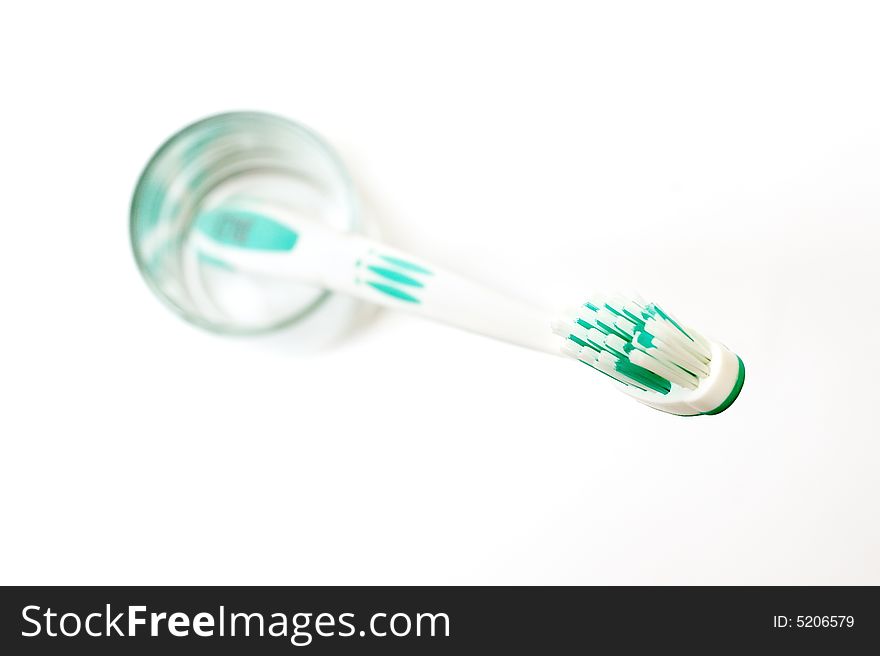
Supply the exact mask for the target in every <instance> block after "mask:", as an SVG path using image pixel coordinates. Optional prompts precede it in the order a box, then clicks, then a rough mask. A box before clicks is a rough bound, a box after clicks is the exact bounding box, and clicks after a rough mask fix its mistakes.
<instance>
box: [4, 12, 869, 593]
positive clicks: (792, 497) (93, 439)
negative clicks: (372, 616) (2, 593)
mask: <svg viewBox="0 0 880 656" xmlns="http://www.w3.org/2000/svg"><path fill="white" fill-rule="evenodd" d="M609 5H610V6H609ZM871 6H872V5H871V3H866V4H865V5H855V4H850V3H840V2H828V3H819V4H817V3H806V2H793V3H777V2H757V3H745V2H737V3H704V2H694V3H651V2H648V3H644V4H639V3H600V2H594V3H586V2H570V3H554V2H545V1H542V2H533V3H512V2H501V3H497V4H495V3H487V2H463V3H452V2H443V3H434V4H428V3H415V2H398V3H387V2H379V3H376V2H370V3H366V2H320V3H318V2H301V3H294V2H284V3H282V2H276V3H265V2H257V1H249V2H241V3H223V2H205V3H195V2H186V3H184V2H155V1H154V2H150V3H143V4H141V5H140V6H135V5H133V4H130V3H111V2H107V3H94V2H83V3H79V2H78V3H57V4H54V5H53V4H48V5H47V4H45V3H28V4H27V5H25V4H20V5H17V6H15V8H12V9H9V8H7V9H4V10H3V15H2V20H0V23H2V28H0V29H2V38H0V56H2V61H3V68H2V80H3V82H2V89H3V92H2V93H3V96H4V100H3V104H2V108H0V116H2V121H0V174H2V177H0V179H2V183H0V184H2V190H3V194H2V197H3V205H4V207H3V231H2V240H0V254H2V256H0V281H2V282H0V284H2V308H3V309H2V314H3V316H4V319H3V321H2V327H0V331H2V341H0V344H2V346H0V349H2V351H0V352H2V357H0V392H2V395H0V446H2V454H0V468H2V472H0V495H2V499H0V504H2V511H0V512H2V517H0V524H2V527H3V528H2V540H0V556H2V557H0V580H2V582H4V583H43V584H47V583H95V584H97V583H126V584H135V583H141V584H145V583H149V584H153V583H178V584H195V583H218V584H219V583H251V584H268V583H285V584H305V583H313V584H337V583H378V584H392V583H418V584H427V583H444V584H445V583H468V584H477V583H503V584H508V583H559V584H568V583H588V584H594V583H626V584H629V583H643V584H651V583H665V584H670V583H671V584H685V583H731V584H740V583H752V584H757V583H765V584H806V583H822V584H826V583H829V584H830V583H841V584H855V583H873V584H880V521H878V501H880V476H878V464H880V428H878V425H877V421H878V414H877V409H876V408H877V404H878V392H880V386H878V372H880V355H878V348H877V340H878V338H877V335H878V322H880V311H878V293H877V290H878V281H880V264H878V257H877V251H878V242H880V228H878V225H880V85H878V77H877V76H878V70H880V39H878V33H880V16H878V13H877V10H876V9H872V8H871ZM231 109H260V110H266V111H273V112H276V113H279V114H282V115H285V116H289V117H291V118H294V119H296V120H299V121H302V122H304V123H306V124H307V125H310V126H312V127H313V128H315V129H316V130H318V131H319V132H321V133H322V134H323V135H325V136H326V138H327V139H328V140H329V141H330V142H331V143H333V144H334V145H335V146H336V147H337V148H338V149H339V150H340V152H341V153H342V155H343V157H344V159H345V160H346V162H347V163H348V165H349V166H350V167H351V170H352V172H353V175H354V176H355V178H356V179H357V181H358V186H359V187H360V191H361V193H362V195H363V196H364V198H366V199H367V203H368V205H369V206H370V207H372V208H373V209H374V210H375V212H376V214H377V215H379V217H380V220H381V227H382V229H383V232H384V234H385V236H386V238H387V240H388V241H389V242H390V243H391V244H393V245H395V246H398V247H402V248H406V249H409V250H411V251H413V252H415V253H418V254H420V255H423V256H426V257H428V258H430V259H433V260H434V261H436V262H438V263H440V264H443V265H447V266H450V267H452V268H457V269H458V270H460V271H461V272H463V273H465V274H469V275H471V276H473V277H474V278H476V279H478V280H482V281H484V282H488V283H492V284H495V285H497V286H498V287H500V288H502V289H506V290H510V291H515V292H518V293H520V294H523V295H525V296H529V297H532V298H539V299H542V300H544V301H547V302H552V303H559V304H561V305H566V304H571V303H574V302H578V301H580V300H581V299H582V297H583V296H584V295H586V294H588V293H591V292H593V291H594V290H609V291H614V290H617V289H627V288H636V289H639V290H640V291H642V292H643V294H645V295H647V296H651V297H652V298H655V299H657V300H658V301H662V302H663V303H664V305H665V306H667V307H669V308H671V309H672V310H673V311H674V312H675V313H676V314H678V315H679V317H682V318H683V319H684V320H685V321H686V322H687V323H690V324H691V325H694V326H696V327H698V328H700V329H702V330H703V332H705V333H707V334H710V335H712V336H715V337H717V338H718V339H720V340H722V341H724V342H725V343H727V344H728V345H729V346H731V347H732V348H733V349H734V350H736V351H737V352H738V353H739V354H740V355H741V356H742V357H743V359H744V361H745V362H746V366H747V369H748V377H747V381H746V387H745V389H744V391H743V394H742V396H741V398H740V400H739V401H738V402H737V404H736V405H734V406H733V408H732V409H731V410H730V411H728V412H727V413H725V414H723V415H720V416H717V417H700V418H695V419H681V418H677V417H672V416H666V415H663V414H661V413H658V412H656V411H653V410H650V409H648V408H644V407H642V406H639V405H638V404H636V403H634V402H633V401H632V400H630V399H628V398H627V397H625V396H624V395H622V394H619V393H618V392H617V391H616V390H614V389H613V388H612V387H610V386H609V385H608V384H607V383H606V381H605V380H604V379H603V378H602V377H601V376H598V375H595V374H593V373H592V372H590V371H589V370H588V369H587V368H586V367H583V366H579V365H576V364H575V363H573V362H568V361H565V360H563V359H561V358H553V357H548V356H546V355H542V354H538V353H532V352H529V351H525V350H522V349H518V348H516V347H511V346H508V345H505V344H502V343H496V342H493V341H491V340H487V339H484V338H479V337H475V336H472V335H469V334H466V333H462V332H458V331H456V330H452V329H448V328H445V327H442V326H435V325H428V324H426V323H424V322H420V321H419V320H417V319H412V318H409V317H406V316H393V315H391V314H383V315H381V316H380V317H378V318H377V319H376V320H375V321H373V322H372V323H370V324H369V325H367V326H366V327H364V328H363V329H362V330H361V331H360V332H359V333H358V334H357V335H355V336H352V337H351V338H349V339H347V340H344V341H342V342H340V343H338V344H336V345H335V346H333V347H332V348H328V349H326V350H324V351H322V352H319V353H313V354H311V355H307V356H304V355H302V354H298V353H296V352H295V350H293V349H290V348H288V347H287V346H286V342H285V341H284V340H283V336H281V337H276V338H274V339H259V340H254V339H250V340H248V339H229V338H220V337H216V336H212V335H210V334H207V333H204V332H202V331H200V330H197V329H195V328H192V327H190V326H188V325H186V324H185V323H183V322H182V321H181V320H179V319H178V318H176V317H174V316H172V315H171V314H170V313H169V312H167V311H166V310H165V308H164V307H163V306H162V305H161V304H160V303H159V302H158V301H156V299H154V298H153V297H152V296H151V294H150V292H149V291H148V290H147V288H146V286H145V285H144V284H143V282H142V281H141V280H140V278H139V275H138V273H137V271H136V268H135V265H134V262H133V258H132V256H131V253H130V248H129V244H128V232H127V230H128V228H127V212H128V203H129V200H130V195H131V192H132V189H133V186H134V183H135V181H136V179H137V176H138V174H139V172H140V170H141V168H142V166H143V165H144V163H145V162H146V160H147V158H148V157H149V156H150V154H151V153H152V151H153V150H154V149H155V148H156V147H157V146H158V145H159V144H160V143H161V141H163V140H164V139H165V138H166V137H168V136H169V135H170V134H171V133H173V132H174V131H176V130H177V129H179V128H180V127H182V126H183V125H185V124H186V123H188V122H190V121H192V120H195V119H197V118H200V117H202V116H204V115H206V114H211V113H215V112H219V111H225V110H231Z"/></svg>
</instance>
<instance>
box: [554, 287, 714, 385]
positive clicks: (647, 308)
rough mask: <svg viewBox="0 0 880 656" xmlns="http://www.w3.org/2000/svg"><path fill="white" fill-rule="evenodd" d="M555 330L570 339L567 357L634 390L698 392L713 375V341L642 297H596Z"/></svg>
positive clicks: (559, 324)
mask: <svg viewBox="0 0 880 656" xmlns="http://www.w3.org/2000/svg"><path fill="white" fill-rule="evenodd" d="M553 330H554V332H555V333H556V334H558V335H561V336H562V337H564V338H566V339H565V345H564V346H563V352H564V353H566V354H567V355H570V356H572V357H575V358H577V359H578V360H581V361H582V362H585V363H586V364H589V365H590V366H592V367H595V368H596V369H598V370H599V371H602V372H603V373H605V374H608V375H609V376H611V377H612V378H614V379H615V380H618V381H620V382H621V383H623V384H624V385H627V386H630V387H633V388H635V389H639V390H651V391H652V392H654V393H657V394H668V393H669V392H670V391H671V389H672V387H673V386H676V387H680V388H682V389H685V390H694V389H696V388H697V387H698V386H699V384H700V380H701V379H703V378H705V377H707V376H708V375H709V368H710V360H711V349H710V346H709V343H708V341H707V340H706V339H705V338H703V337H702V336H701V335H699V334H698V333H696V332H695V331H693V330H692V329H691V328H686V327H684V326H683V324H681V323H680V322H679V321H678V320H677V319H676V318H675V317H674V316H672V315H671V314H669V313H667V312H665V311H664V310H662V309H661V308H660V307H659V306H657V305H655V304H653V303H646V302H644V301H642V300H641V299H640V298H638V297H635V298H615V297H594V298H592V299H590V301H588V302H586V303H584V304H583V305H581V306H579V307H577V308H574V309H573V310H571V312H570V313H569V315H568V316H567V317H565V318H564V319H562V320H561V321H559V322H555V323H554V325H553ZM579 342H582V343H584V344H587V346H586V347H584V346H582V345H581V344H580V343H579Z"/></svg>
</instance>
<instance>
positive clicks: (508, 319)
mask: <svg viewBox="0 0 880 656" xmlns="http://www.w3.org/2000/svg"><path fill="white" fill-rule="evenodd" d="M305 237H306V239H307V238H308V236H305ZM304 241H305V239H304ZM333 242H334V243H333V244H332V246H331V247H330V248H328V249H327V250H326V251H325V253H324V258H325V259H324V264H325V266H316V267H315V270H317V271H322V272H323V277H322V279H321V280H319V281H317V282H320V284H322V285H323V286H325V287H327V288H330V289H334V290H336V291H339V292H343V293H346V294H349V295H351V296H356V297H358V298H361V299H364V300H365V301H369V302H370V303H375V304H378V305H383V306H385V307H389V308H394V309H397V310H405V311H407V312H410V313H413V314H418V315H421V316H424V317H426V318H429V319H433V320H435V321H441V322H443V323H447V324H450V325H453V326H456V327H458V328H463V329H465V330H469V331H472V332H475V333H480V334H482V335H487V336H489V337H494V338H496V339H500V340H504V341H507V342H512V343H514V344H519V345H521V346H525V347H528V348H532V349H536V350H540V351H547V352H551V353H558V352H559V342H558V339H557V338H556V336H555V335H554V334H553V332H552V330H551V328H550V317H549V315H548V313H546V312H544V311H542V310H541V309H539V308H535V307H533V306H531V305H529V304H527V303H525V302H523V301H519V300H516V299H513V298H511V297H509V296H506V295H504V294H502V293H500V292H498V291H495V290H492V289H490V288H488V287H485V286H483V285H479V284H477V283H474V282H472V281H470V280H468V279H466V278H464V277H462V276H459V275H457V274H454V273H452V272H450V271H447V270H444V269H441V268H439V267H437V266H435V265H433V264H430V263H428V262H425V261H424V260H422V259H421V258H416V257H413V256H412V255H410V254H408V253H404V252H402V251H399V250H396V249H393V248H390V247H388V246H387V245H385V244H381V243H378V242H375V241H372V240H369V239H366V238H364V237H361V236H359V235H334V239H333ZM305 245H306V244H305V243H304V244H303V246H305ZM303 250H305V248H304V249H303Z"/></svg>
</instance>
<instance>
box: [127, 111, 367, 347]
mask: <svg viewBox="0 0 880 656" xmlns="http://www.w3.org/2000/svg"><path fill="white" fill-rule="evenodd" d="M242 198H245V199H247V198H252V199H258V200H259V201H261V202H268V203H271V204H272V205H273V206H275V207H279V208H283V210H284V211H287V212H293V213H299V214H305V215H307V216H308V217H309V218H310V219H312V220H314V221H320V222H322V223H325V224H327V225H329V226H332V227H335V228H337V229H340V230H345V231H361V230H362V224H361V216H360V212H359V210H358V205H357V201H356V197H355V193H354V191H353V188H352V184H351V181H350V178H349V175H348V173H347V171H346V169H345V167H344V166H343V164H342V162H341V160H340V159H339V157H338V156H337V155H336V153H335V152H334V151H333V150H332V148H330V147H329V146H328V145H327V144H326V143H325V142H324V141H323V140H322V139H321V138H320V137H319V136H317V135H316V134H315V133H314V132H312V131H311V130H309V129H308V128H306V127H304V126H302V125H299V124H297V123H294V122H292V121H289V120H287V119H284V118H281V117H278V116H274V115H271V114H264V113H258V112H234V113H228V114H219V115H217V116H212V117H209V118H206V119H203V120H201V121H198V122H196V123H193V124H192V125H190V126H188V127H186V128H184V129H183V130H181V131H180V132H178V133H177V134H175V135H174V136H173V137H171V138H170V139H169V140H168V141H167V142H165V144H163V145H162V147H161V148H159V150H158V151H157V152H156V154H155V155H154V156H153V158H152V159H151V160H150V161H149V163H148V164H147V166H146V168H145V169H144V172H143V173H142V174H141V177H140V180H139V181H138V184H137V187H136V189H135V193H134V198H133V200H132V204H131V217H130V220H131V223H130V229H131V244H132V249H133V250H134V255H135V259H136V261H137V264H138V267H139V268H140V271H141V274H142V275H143V277H144V279H145V280H146V281H147V283H148V285H149V286H150V287H151V289H152V290H153V292H154V293H155V294H156V295H157V296H158V297H159V298H160V299H161V300H162V301H164V302H165V303H166V304H167V305H168V306H169V307H170V308H171V309H172V310H174V311H175V312H176V313H178V314H179V315H181V316H183V317H184V318H185V319H186V320H187V321H190V322H192V323H194V324H196V325H198V326H201V327H203V328H206V329H208V330H211V331H214V332H219V333H225V334H230V333H232V334H256V333H263V332H267V331H272V330H276V329H278V328H281V327H284V326H288V325H291V324H293V323H295V322H297V321H300V320H301V319H304V318H305V317H306V316H308V315H310V314H312V313H314V312H315V311H316V310H317V309H318V308H320V307H322V306H323V305H325V304H326V303H327V301H328V300H329V298H330V296H332V294H331V293H330V292H328V291H327V290H324V289H321V288H317V287H315V286H313V285H307V284H303V283H301V282H298V281H295V280H279V279H274V278H266V277H262V276H255V275H251V274H245V273H242V272H234V271H230V270H228V269H226V268H225V267H224V266H223V265H222V263H219V262H216V261H211V260H210V259H208V258H205V257H204V256H203V255H200V254H199V253H198V251H197V249H195V248H194V247H192V246H191V243H190V242H191V240H190V232H191V228H192V226H193V223H194V220H195V218H196V217H197V216H199V214H201V213H202V212H204V211H207V210H210V209H213V208H215V207H218V206H220V205H223V204H226V203H235V202H237V201H238V200H240V199H242Z"/></svg>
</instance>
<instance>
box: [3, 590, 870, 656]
mask: <svg viewBox="0 0 880 656" xmlns="http://www.w3.org/2000/svg"><path fill="white" fill-rule="evenodd" d="M0 594H2V605H0V613H2V615H0V627H2V633H0V653H4V654H56V653H57V654H68V653H88V654H131V653H135V654H139V653H144V654H146V653H151V654H154V653H161V654H163V656H164V655H168V656H170V655H173V654H193V653H237V654H241V653H246V654H285V653H286V654H295V653H306V654H346V653H351V654H372V653H382V654H441V653H443V654H447V653H448V654H452V653H479V652H478V650H480V651H482V650H486V651H487V652H488V653H503V652H504V651H506V652H510V651H513V652H514V653H529V652H533V653H557V652H554V651H553V650H565V653H571V652H575V651H576V652H577V653H583V652H586V651H592V650H594V649H600V650H601V651H602V652H606V653H607V652H608V651H611V652H612V653H621V652H623V653H628V652H631V651H635V650H636V649H640V650H644V649H646V648H647V649H650V650H652V651H653V650H661V649H662V650H664V651H665V650H668V649H673V650H674V651H675V652H676V653H681V652H686V653H702V654H705V653H714V652H716V651H719V650H721V649H724V650H726V649H731V648H736V649H743V650H749V651H752V650H755V649H762V650H763V649H767V650H771V649H772V650H773V651H774V652H780V653H787V652H788V651H789V650H791V651H795V650H797V651H798V652H799V653H804V652H805V651H809V652H813V651H824V652H827V653H856V652H859V653H865V652H864V650H867V649H871V650H876V649H877V648H878V645H880V597H878V591H877V589H876V588H869V587H790V588H758V587H736V588H720V587H668V588H643V587H626V588H620V587H591V588H574V587H571V588H558V587H556V588H547V587H502V588H467V587H436V588H435V587H404V588H400V587H332V588H327V587H269V588H266V587H197V588H186V587H22V588H17V587H8V588H3V589H2V592H0Z"/></svg>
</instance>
